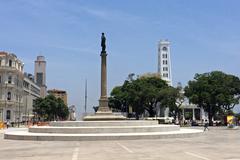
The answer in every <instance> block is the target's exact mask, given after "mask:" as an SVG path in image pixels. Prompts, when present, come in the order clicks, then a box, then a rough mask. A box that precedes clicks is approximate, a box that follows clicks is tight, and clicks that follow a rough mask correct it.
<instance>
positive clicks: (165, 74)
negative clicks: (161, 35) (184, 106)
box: [158, 40, 172, 86]
mask: <svg viewBox="0 0 240 160" xmlns="http://www.w3.org/2000/svg"><path fill="white" fill-rule="evenodd" d="M170 53H171V52H170V42H169V41H168V40H161V41H160V42H159V43H158V73H160V75H161V78H162V79H163V80H165V81H167V83H168V85H170V86H172V70H171V57H170V56H171V54H170Z"/></svg>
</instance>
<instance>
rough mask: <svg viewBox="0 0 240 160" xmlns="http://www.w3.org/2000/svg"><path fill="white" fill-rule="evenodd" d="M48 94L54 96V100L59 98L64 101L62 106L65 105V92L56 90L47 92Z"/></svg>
mask: <svg viewBox="0 0 240 160" xmlns="http://www.w3.org/2000/svg"><path fill="white" fill-rule="evenodd" d="M47 92H48V94H52V95H54V96H55V97H56V98H61V99H62V100H63V101H64V104H65V105H67V92H66V91H63V90H58V89H52V90H48V91H47Z"/></svg>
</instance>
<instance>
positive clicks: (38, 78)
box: [37, 73, 43, 85]
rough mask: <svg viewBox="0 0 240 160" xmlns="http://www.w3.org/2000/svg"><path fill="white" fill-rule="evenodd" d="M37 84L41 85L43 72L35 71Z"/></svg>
mask: <svg viewBox="0 0 240 160" xmlns="http://www.w3.org/2000/svg"><path fill="white" fill-rule="evenodd" d="M37 84H38V85H43V73H37Z"/></svg>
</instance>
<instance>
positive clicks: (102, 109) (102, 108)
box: [97, 33, 112, 114]
mask: <svg viewBox="0 0 240 160" xmlns="http://www.w3.org/2000/svg"><path fill="white" fill-rule="evenodd" d="M101 46H102V51H101V54H100V56H101V96H100V99H99V108H98V111H97V114H99V113H100V114H101V113H104V114H106V113H112V112H111V110H110V108H109V107H108V98H107V52H106V38H105V36H104V33H102V37H101Z"/></svg>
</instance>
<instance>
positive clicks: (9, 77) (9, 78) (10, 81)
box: [8, 76, 12, 84]
mask: <svg viewBox="0 0 240 160" xmlns="http://www.w3.org/2000/svg"><path fill="white" fill-rule="evenodd" d="M8 83H9V84H11V83H12V76H8Z"/></svg>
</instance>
